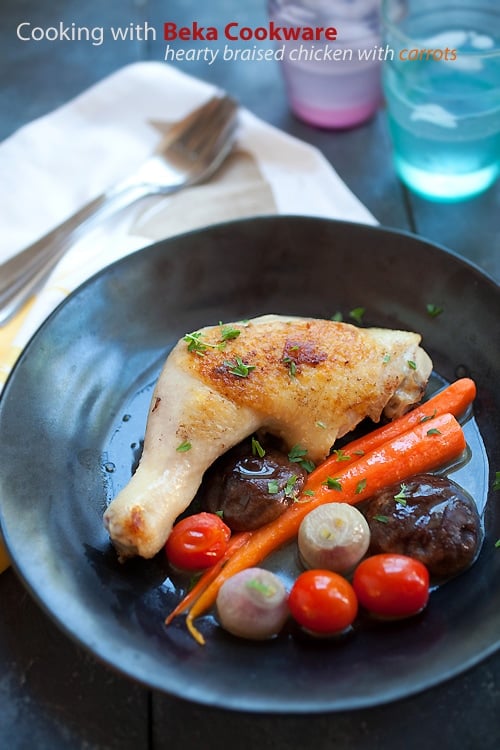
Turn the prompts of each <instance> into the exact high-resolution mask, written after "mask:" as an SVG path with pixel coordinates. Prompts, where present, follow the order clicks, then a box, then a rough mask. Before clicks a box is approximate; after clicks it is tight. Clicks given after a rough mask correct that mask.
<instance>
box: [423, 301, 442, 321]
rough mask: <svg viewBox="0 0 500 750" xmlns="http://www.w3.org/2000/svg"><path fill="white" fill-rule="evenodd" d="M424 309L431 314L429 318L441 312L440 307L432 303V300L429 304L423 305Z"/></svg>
mask: <svg viewBox="0 0 500 750" xmlns="http://www.w3.org/2000/svg"><path fill="white" fill-rule="evenodd" d="M425 309H426V310H427V313H428V314H429V315H430V316H431V318H436V317H437V316H438V315H441V313H442V312H443V308H442V307H439V306H438V305H433V304H432V302H429V304H428V305H426V306H425Z"/></svg>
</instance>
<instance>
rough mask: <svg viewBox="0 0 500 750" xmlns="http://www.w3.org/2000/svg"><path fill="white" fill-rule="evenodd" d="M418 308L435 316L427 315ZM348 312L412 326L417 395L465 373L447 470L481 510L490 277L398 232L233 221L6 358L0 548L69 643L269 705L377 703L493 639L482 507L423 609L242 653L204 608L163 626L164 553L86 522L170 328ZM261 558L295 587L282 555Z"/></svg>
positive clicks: (494, 449)
mask: <svg viewBox="0 0 500 750" xmlns="http://www.w3.org/2000/svg"><path fill="white" fill-rule="evenodd" d="M428 303H433V304H436V305H439V306H441V307H442V308H443V310H444V311H443V313H442V314H441V315H439V316H438V317H434V318H432V317H431V316H430V315H429V314H428V313H427V311H426V305H427V304H428ZM359 306H362V307H364V308H365V309H366V313H365V316H364V319H363V324H364V325H381V326H391V327H399V328H405V329H412V330H416V331H420V332H421V333H422V334H423V341H424V346H425V348H426V349H427V350H428V351H429V353H430V354H431V356H432V357H433V360H434V365H435V372H436V376H435V378H434V380H433V383H434V385H435V384H436V383H438V382H440V381H441V380H444V381H450V380H454V379H455V378H456V377H457V376H460V375H464V374H468V375H470V376H472V377H473V378H474V379H475V380H476V383H477V386H478V398H477V401H476V404H475V407H474V413H475V419H471V420H469V422H468V423H467V425H466V429H467V437H468V440H469V443H470V445H471V447H472V459H471V460H470V461H469V463H468V464H467V465H466V466H465V467H463V468H462V469H461V470H460V471H459V472H458V473H457V474H456V475H454V476H455V478H456V479H457V481H460V482H461V483H462V484H464V485H465V486H466V487H467V488H468V489H469V490H470V491H471V492H472V493H473V494H474V495H475V497H476V499H477V500H478V502H479V504H480V505H481V507H482V506H484V504H485V502H486V500H487V495H488V487H489V486H490V487H491V485H492V477H493V475H494V469H498V468H500V383H499V372H500V360H499V347H498V321H499V320H500V293H499V288H498V286H497V285H496V284H495V283H494V282H492V281H491V280H490V279H488V278H487V277H485V276H484V275H482V274H481V273H480V272H479V271H478V270H477V269H476V268H474V267H472V266H470V265H468V264H466V263H465V262H464V261H463V260H460V259H459V258H458V257H456V256H455V255H453V254H451V253H449V252H447V251H444V250H442V249H440V248H437V247H435V246H433V245H431V244H428V243H426V242H423V241H422V240H420V239H417V238H415V237H412V236H409V235H406V234H400V233H396V232H392V231H387V230H384V229H379V228H371V227H366V226H358V225H353V224H346V223H341V222H333V221H326V220H320V219H309V218H297V217H292V218H288V217H279V218H276V217H273V218H263V219H256V220H245V221H241V222H236V223H231V224H226V225H220V226H216V227H213V228H209V229H206V230H204V231H199V232H194V233H191V234H187V235H184V236H181V237H177V238H174V239H170V240H167V241H165V242H160V243H158V244H156V245H154V246H152V247H150V248H148V249H146V250H144V251H142V252H140V253H137V254H134V255H132V256H130V257H128V258H126V259H125V260H123V261H121V262H119V263H116V264H115V265H113V266H111V267H109V268H107V269H106V270H105V271H103V272H102V273H100V274H98V275H97V276H95V277H94V278H92V279H91V280H90V281H89V282H87V283H86V284H84V285H83V286H82V287H81V288H80V289H78V290H77V292H76V293H74V294H73V295H72V296H71V297H70V298H68V300H67V301H66V302H65V303H64V304H63V305H61V306H60V307H59V308H58V310H57V311H56V312H55V313H54V314H53V315H52V316H51V318H50V319H49V320H48V321H47V323H46V324H45V325H44V326H43V327H42V328H41V330H40V331H39V332H38V333H37V335H36V336H35V337H34V339H33V340H32V341H31V343H30V344H29V346H28V347H27V348H26V350H25V351H24V353H23V355H22V356H21V358H20V360H19V362H18V364H17V366H16V368H15V370H14V373H13V375H12V377H11V378H10V380H9V382H8V384H7V386H6V388H5V391H4V394H3V397H2V401H1V408H0V435H1V454H0V455H1V459H0V464H1V466H0V471H1V473H0V477H1V479H0V481H1V485H0V488H1V489H0V498H1V514H2V515H1V521H2V527H3V529H4V531H5V537H6V542H7V545H8V549H9V552H10V554H11V556H12V559H13V562H14V566H15V568H16V570H17V572H18V573H19V575H20V576H21V578H22V579H23V581H24V582H25V584H26V586H27V587H28V589H29V590H30V591H31V592H32V593H33V595H34V596H35V597H36V598H37V600H38V602H39V603H40V604H41V605H42V606H43V607H44V608H45V609H46V610H47V612H49V613H50V614H51V615H52V616H53V617H54V618H55V620H56V621H57V622H58V623H59V625H60V626H61V627H62V628H63V629H64V630H65V631H66V632H67V633H68V634H70V635H71V636H73V637H74V638H76V639H77V640H78V641H79V642H80V643H82V644H84V645H85V646H86V647H87V648H88V649H90V651H92V652H93V653H94V654H95V655H96V656H98V657H100V658H102V659H103V660H104V661H106V662H107V663H109V664H111V665H113V666H115V667H116V668H118V669H119V670H121V671H122V672H124V673H126V674H127V675H130V676H132V677H133V678H136V679H137V680H140V681H142V682H143V683H145V684H147V685H150V686H151V687H153V688H158V689H161V690H165V691H167V692H170V693H173V694H175V695H177V696H181V697H183V698H186V699H189V700H192V701H197V702H200V703H205V704H210V705H217V706H223V707H227V708H232V709H239V710H248V711H273V712H286V713H288V712H290V713H298V712H304V713H306V712H316V711H318V712H319V711H333V710H340V709H346V708H358V707H362V706H370V705H374V704H378V703H383V702H387V701H391V700H394V699H396V698H400V697H402V696H407V695H409V694H412V693H415V692H417V691H420V690H422V689H424V688H427V687H430V686H432V685H435V684H437V683H439V682H441V681H443V680H445V679H447V678H449V677H451V676H452V675H456V674H457V673H459V672H461V671H463V670H465V669H467V668H468V667H470V666H471V665H473V664H475V663H477V662H478V661H479V660H480V659H483V658H484V657H486V656H487V655H488V654H491V653H493V651H495V649H497V648H498V645H499V642H500V641H499V639H500V587H499V586H498V581H499V580H500V554H499V550H498V549H495V540H496V539H498V538H499V537H500V506H499V503H498V502H496V503H495V502H494V501H493V500H494V498H493V497H490V499H489V503H488V504H487V507H486V511H485V517H484V523H485V530H486V534H485V541H484V545H483V549H482V552H481V555H480V557H479V559H478V560H477V562H476V563H475V565H474V566H473V567H472V568H471V569H470V570H469V571H468V572H467V573H465V574H464V575H462V576H460V577H459V578H456V579H455V580H453V581H451V582H449V583H448V584H446V585H445V586H443V587H442V588H441V589H439V590H438V591H436V592H435V593H434V594H433V595H432V598H431V603H430V605H429V607H428V609H427V611H426V612H425V614H424V615H423V616H421V617H419V618H417V619H415V620H411V621H407V622H405V623H400V624H399V625H392V626H389V625H386V626H383V627H382V626H378V627H376V626H374V625H371V626H370V625H368V624H365V625H363V626H361V627H360V628H359V629H358V630H357V632H355V634H354V635H353V636H352V637H351V638H350V639H348V640H346V641H343V642H340V643H337V642H330V641H320V642H316V641H310V640H307V639H306V638H300V637H296V636H294V635H290V634H285V635H283V636H282V637H280V638H277V639H275V640H274V641H271V642H267V643H263V644H262V643H261V644H254V643H251V642H245V641H239V640H237V639H235V638H232V637H230V636H229V635H227V634H225V633H224V632H223V631H222V630H221V629H220V628H218V627H217V626H216V625H215V623H214V621H213V620H212V618H211V617H206V618H204V620H202V621H201V628H202V630H203V632H204V633H205V635H206V636H207V641H208V642H207V645H206V646H205V647H200V646H198V645H197V644H196V643H195V642H194V641H193V640H192V639H191V638H190V636H189V635H188V634H187V632H186V630H185V628H184V624H183V621H182V619H180V620H179V622H177V623H176V624H174V625H172V626H171V627H170V628H168V629H166V628H165V627H164V626H163V619H164V617H165V615H166V614H167V613H168V612H169V611H170V609H171V607H172V604H173V602H174V601H175V600H176V596H177V594H176V593H175V591H174V590H173V586H172V584H171V583H170V580H169V578H168V577H167V569H166V566H165V562H164V560H163V556H162V555H160V556H158V558H157V559H155V560H153V561H149V562H146V561H140V560H138V561H133V562H130V563H127V564H126V565H124V566H122V565H119V564H118V563H117V561H116V557H115V554H114V552H113V550H112V549H111V548H110V545H109V542H108V539H107V536H106V533H105V531H104V529H103V527H102V523H101V518H102V514H103V511H104V509H105V507H106V504H107V503H108V502H109V500H110V499H111V497H112V496H113V495H114V493H115V492H116V491H117V490H118V489H119V488H121V487H122V486H123V485H124V484H125V483H126V481H127V480H128V478H129V476H130V474H131V470H132V466H133V465H134V463H135V461H136V459H137V455H138V453H139V451H140V445H141V440H142V437H143V434H144V426H145V419H146V414H147V411H148V402H149V398H150V395H151V389H152V386H153V383H154V381H155V378H156V377H157V375H158V373H159V371H160V368H161V366H162V364H163V361H164V359H165V356H166V354H167V353H168V351H169V349H170V348H171V347H172V345H173V344H174V343H175V342H176V341H177V339H178V338H179V337H180V336H181V335H182V334H183V333H185V332H186V331H191V330H195V329H197V328H199V327H201V326H203V325H206V324H212V323H217V322H219V321H220V320H223V321H230V320H237V319H241V318H246V317H251V316H254V315H258V314H262V313H267V312H275V313H292V314H298V315H305V316H317V317H330V316H331V315H332V314H333V313H335V312H336V311H342V312H343V313H344V315H346V316H347V315H348V313H349V311H350V310H352V309H353V308H355V307H359ZM495 337H496V341H495ZM481 436H482V440H481ZM482 441H484V446H483V442H482ZM488 459H489V462H488ZM488 465H489V466H490V469H488ZM491 494H492V493H490V495H491ZM495 506H496V507H495ZM271 564H272V565H273V566H274V567H278V568H280V569H281V570H282V571H283V572H284V574H285V575H288V576H293V575H294V574H295V571H296V562H295V554H294V551H293V549H292V548H290V549H288V550H285V551H284V552H282V553H281V554H280V555H277V556H276V557H275V558H274V559H273V560H272V561H271Z"/></svg>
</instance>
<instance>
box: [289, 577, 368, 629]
mask: <svg viewBox="0 0 500 750" xmlns="http://www.w3.org/2000/svg"><path fill="white" fill-rule="evenodd" d="M288 606H289V609H290V612H291V614H292V617H293V618H294V619H295V620H296V621H297V622H298V623H299V625H302V627H303V628H306V629H307V630H310V631H311V632H313V633H318V634H321V635H333V634H335V633H341V632H342V631H343V630H345V629H346V628H348V627H349V625H351V624H352V622H353V621H354V619H355V617H356V614H357V612H358V602H357V599H356V594H355V593H354V589H353V588H352V586H351V584H350V583H349V581H347V580H346V579H345V578H343V577H342V576H341V575H339V574H338V573H333V572H332V571H330V570H306V571H305V573H301V574H300V575H299V577H298V578H297V580H296V581H295V583H294V585H293V587H292V590H291V591H290V595H289V597H288Z"/></svg>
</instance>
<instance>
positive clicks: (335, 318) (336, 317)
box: [330, 310, 344, 323]
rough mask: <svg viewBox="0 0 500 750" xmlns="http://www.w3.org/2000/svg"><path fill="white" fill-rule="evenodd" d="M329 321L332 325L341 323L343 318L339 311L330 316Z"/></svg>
mask: <svg viewBox="0 0 500 750" xmlns="http://www.w3.org/2000/svg"><path fill="white" fill-rule="evenodd" d="M330 320H333V322H334V323H342V321H343V320H344V316H343V315H342V313H341V312H340V310H337V312H336V313H334V314H333V315H332V317H331V318H330Z"/></svg>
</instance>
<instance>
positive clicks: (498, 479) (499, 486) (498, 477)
mask: <svg viewBox="0 0 500 750" xmlns="http://www.w3.org/2000/svg"><path fill="white" fill-rule="evenodd" d="M493 489H494V490H500V471H497V472H496V473H495V479H494V480H493Z"/></svg>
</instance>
